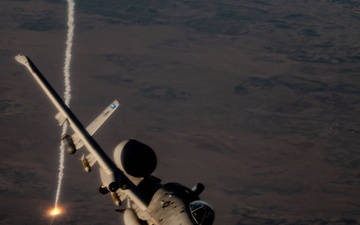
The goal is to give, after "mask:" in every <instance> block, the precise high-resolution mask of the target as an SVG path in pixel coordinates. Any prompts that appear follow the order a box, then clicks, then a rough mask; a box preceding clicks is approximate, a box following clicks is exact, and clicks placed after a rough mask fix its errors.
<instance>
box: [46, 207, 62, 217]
mask: <svg viewBox="0 0 360 225" xmlns="http://www.w3.org/2000/svg"><path fill="white" fill-rule="evenodd" d="M61 213H62V209H61V208H59V207H54V208H52V209H51V210H50V211H49V214H50V215H51V216H57V215H59V214H61Z"/></svg>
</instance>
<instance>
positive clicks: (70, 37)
mask: <svg viewBox="0 0 360 225" xmlns="http://www.w3.org/2000/svg"><path fill="white" fill-rule="evenodd" d="M74 13H75V2H74V0H68V23H67V25H68V32H67V38H66V50H65V63H64V83H65V91H64V100H65V104H66V105H68V106H69V104H70V99H71V85H70V62H71V49H72V45H73V37H74V28H75V26H74ZM67 128H68V124H67V123H64V125H63V127H62V135H64V134H65V133H66V131H67ZM64 153H65V146H64V143H63V142H62V141H61V144H60V160H59V161H60V162H59V163H60V165H59V176H58V185H57V189H56V197H55V208H57V205H58V202H59V197H60V190H61V183H62V179H63V176H64V155H65V154H64Z"/></svg>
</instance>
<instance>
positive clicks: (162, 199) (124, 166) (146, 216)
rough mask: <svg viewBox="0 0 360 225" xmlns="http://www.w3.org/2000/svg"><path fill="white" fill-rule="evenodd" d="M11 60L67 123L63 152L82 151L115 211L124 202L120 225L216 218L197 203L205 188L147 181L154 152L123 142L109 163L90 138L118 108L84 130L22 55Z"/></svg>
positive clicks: (200, 224)
mask: <svg viewBox="0 0 360 225" xmlns="http://www.w3.org/2000/svg"><path fill="white" fill-rule="evenodd" d="M15 59H16V60H17V61H18V62H19V63H21V64H23V65H24V66H25V67H26V68H27V69H28V70H29V71H30V73H31V74H32V75H33V77H34V78H35V80H36V81H37V82H38V84H39V85H40V86H41V88H42V89H43V90H44V92H45V93H46V95H47V96H48V97H49V98H50V100H51V102H52V103H53V104H54V105H55V107H56V108H57V110H59V113H58V114H57V115H56V119H57V120H58V122H59V124H60V126H62V125H63V124H64V123H69V125H70V126H71V128H72V130H73V131H74V134H73V135H72V136H70V135H67V134H66V135H64V136H63V137H62V141H63V142H64V144H65V146H66V150H67V151H68V152H69V153H70V154H74V153H75V152H76V151H77V150H78V149H80V148H81V147H82V146H85V147H86V149H87V150H88V152H89V153H88V154H87V155H86V154H83V155H82V157H81V161H82V164H83V167H84V169H85V171H86V172H90V171H91V169H92V167H93V166H94V164H95V163H96V162H97V163H98V164H99V168H100V177H101V181H102V184H101V185H100V188H99V191H100V193H102V194H110V196H111V198H112V200H113V201H114V203H115V204H116V205H117V206H120V205H121V204H122V202H123V201H126V202H127V204H126V207H125V209H117V210H116V211H119V212H122V213H123V214H124V222H125V225H146V224H148V225H211V224H213V221H214V218H215V214H214V211H213V209H212V208H211V206H210V205H208V204H207V203H205V202H203V201H201V200H200V199H199V195H200V193H201V192H202V191H203V190H204V185H202V184H200V183H198V184H197V185H195V187H193V188H192V189H189V188H187V187H185V186H183V185H181V184H178V183H167V184H161V180H160V179H159V178H157V177H155V176H153V175H152V173H153V171H154V170H155V167H156V164H157V159H156V155H155V153H154V151H153V150H152V149H151V148H150V147H149V146H147V145H145V144H143V143H141V142H139V141H137V140H133V139H130V140H125V141H123V142H121V143H120V144H119V145H117V147H116V148H115V150H114V161H115V162H114V161H112V160H111V159H110V158H109V157H108V156H107V155H106V154H105V152H104V151H103V150H102V149H101V147H100V146H99V145H98V144H97V142H96V141H95V140H94V138H93V137H92V135H93V134H94V133H95V132H96V131H97V129H98V128H99V127H100V126H101V125H102V124H103V123H104V122H105V121H106V120H107V119H108V118H109V116H110V115H111V114H112V113H113V112H114V111H115V110H116V109H117V108H118V106H119V102H118V101H116V100H115V101H114V102H113V103H111V104H110V105H109V106H108V107H107V108H106V109H105V110H104V111H103V112H102V113H101V114H100V115H99V116H98V117H97V118H96V119H95V120H94V121H93V122H92V123H91V124H90V125H89V126H88V127H86V128H85V127H84V126H83V125H82V124H81V123H80V121H79V120H78V119H77V117H76V116H75V115H74V114H73V113H72V111H71V110H70V109H69V107H68V106H67V105H66V104H65V103H64V101H63V100H62V98H61V97H60V96H59V95H58V94H57V93H56V91H55V90H54V89H53V87H52V86H51V85H50V84H49V82H48V81H47V80H46V79H45V77H44V76H43V75H42V74H41V73H40V71H39V70H38V69H37V68H36V66H35V65H34V64H33V63H32V62H31V60H30V59H29V58H28V57H27V56H25V55H21V54H19V55H17V56H16V57H15Z"/></svg>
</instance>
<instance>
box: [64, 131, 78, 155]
mask: <svg viewBox="0 0 360 225" xmlns="http://www.w3.org/2000/svg"><path fill="white" fill-rule="evenodd" d="M61 140H62V141H63V142H64V146H65V150H66V151H67V152H68V153H69V154H74V153H75V152H76V147H75V144H74V142H73V140H72V138H71V137H70V136H69V135H67V134H65V135H64V136H63V137H62V138H61Z"/></svg>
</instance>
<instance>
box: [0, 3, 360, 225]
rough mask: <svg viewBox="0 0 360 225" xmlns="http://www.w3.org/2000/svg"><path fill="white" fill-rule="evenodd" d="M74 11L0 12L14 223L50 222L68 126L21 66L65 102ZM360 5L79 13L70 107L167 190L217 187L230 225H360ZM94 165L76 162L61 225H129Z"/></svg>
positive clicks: (221, 215)
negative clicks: (140, 153)
mask: <svg viewBox="0 0 360 225" xmlns="http://www.w3.org/2000/svg"><path fill="white" fill-rule="evenodd" d="M66 10H67V3H66V1H65V0H64V1H55V0H32V1H30V0H17V1H14V0H3V1H1V2H0V19H1V21H2V22H1V25H0V35H1V38H0V58H1V59H0V70H1V82H0V87H1V95H0V123H1V128H0V129H1V130H0V132H1V133H0V143H1V163H0V167H1V168H0V193H1V195H0V224H49V223H50V218H49V217H48V216H47V215H46V213H47V210H48V209H49V208H51V207H52V206H53V204H54V199H55V192H56V186H57V176H58V167H59V162H58V158H59V144H60V135H61V129H60V128H59V127H58V125H57V121H56V120H55V118H54V116H55V114H56V113H57V112H56V110H55V108H54V107H53V106H52V104H51V103H50V101H49V100H48V99H47V98H46V97H45V96H44V94H43V93H42V92H41V90H40V88H39V87H38V86H37V84H36V83H35V81H33V80H32V78H31V77H30V75H29V73H28V72H27V71H25V69H24V68H23V66H21V65H20V64H18V63H16V62H15V60H14V56H15V55H17V54H18V53H25V54H27V55H28V56H29V57H30V58H31V59H32V60H33V62H34V63H35V64H36V65H37V66H38V68H39V69H40V70H41V71H42V73H43V74H44V75H45V76H46V77H47V79H48V80H49V82H50V83H52V84H53V86H54V88H55V89H56V90H58V92H59V93H62V92H63V90H64V87H63V86H64V85H63V72H62V68H63V64H64V50H65V40H66V32H67V27H66V23H67V18H66V15H67V12H66ZM359 22H360V3H357V1H351V0H349V1H344V0H343V1H340V0H319V1H285V0H276V1H262V0H247V1H246V0H244V1H231V0H230V1H220V0H219V1H218V0H214V1H186V0H182V1H161V0H158V1H136V2H134V1H118V0H116V1H115V0H102V1H99V0H86V1H76V8H75V37H74V46H73V51H72V55H73V61H72V64H71V86H72V100H71V103H70V106H71V108H72V110H73V112H74V113H75V114H76V115H77V116H78V118H79V119H80V120H81V121H82V122H83V123H84V125H87V124H88V123H90V122H91V121H92V120H93V119H94V118H95V117H96V116H97V115H98V114H99V113H100V112H101V111H102V110H103V109H104V108H105V107H106V106H107V105H108V104H109V103H110V102H111V101H112V100H113V99H118V100H119V101H120V102H121V107H120V108H119V109H118V111H117V112H116V113H115V115H113V116H112V118H111V120H110V121H109V122H108V123H107V124H106V125H105V126H104V127H102V128H101V130H100V131H99V132H98V133H97V134H96V135H95V138H96V140H97V141H98V142H99V144H100V145H101V146H102V147H103V149H104V151H105V152H106V153H108V154H109V156H111V157H112V154H113V149H114V148H115V146H116V145H117V144H118V143H119V142H121V141H122V140H124V139H128V138H134V139H138V140H140V141H142V142H144V143H146V144H148V145H150V146H151V147H153V148H154V149H155V151H156V153H157V156H158V167H157V169H156V171H155V175H156V176H158V177H160V178H162V179H163V182H164V183H166V182H171V181H176V182H180V183H182V184H184V185H186V186H189V187H192V186H193V185H195V184H196V183H197V182H202V183H204V184H205V186H206V189H205V191H204V193H203V194H202V199H203V200H204V201H207V202H209V203H210V204H211V205H212V206H213V207H214V209H215V211H216V221H215V223H214V224H215V225H220V224H232V225H241V224H250V225H252V224H254V225H255V224H257V225H259V224H260V225H261V224H267V225H275V224H276V225H285V224H326V225H332V224H337V225H338V224H359V223H360V203H359V202H360V197H359V196H360V193H359V192H360V189H359V188H360V151H359V147H358V146H359V145H360V143H359V140H360V139H359V137H360V129H359V123H360V122H359V119H358V117H359V116H358V115H360V114H359V112H360V107H359V102H360V97H359V96H360V95H359V94H360V79H359V72H360V68H359V62H360V53H359V52H360V51H359V48H360V45H359V41H358V39H359V36H360V30H359ZM80 156H81V154H77V155H73V156H69V155H66V157H65V175H64V180H63V185H62V192H61V196H60V204H61V205H62V206H63V207H64V209H65V210H66V212H65V213H64V214H63V215H61V216H60V217H58V218H56V220H55V221H54V224H77V225H78V224H98V225H100V224H119V223H122V222H121V219H120V214H116V213H115V212H114V209H115V208H116V207H115V205H114V204H113V203H112V201H111V198H110V197H109V196H102V195H100V194H99V193H98V186H99V185H100V178H99V175H98V172H97V171H96V170H94V171H93V172H92V173H90V174H87V173H85V172H84V171H83V169H82V166H81V162H80V161H79V158H80Z"/></svg>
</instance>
